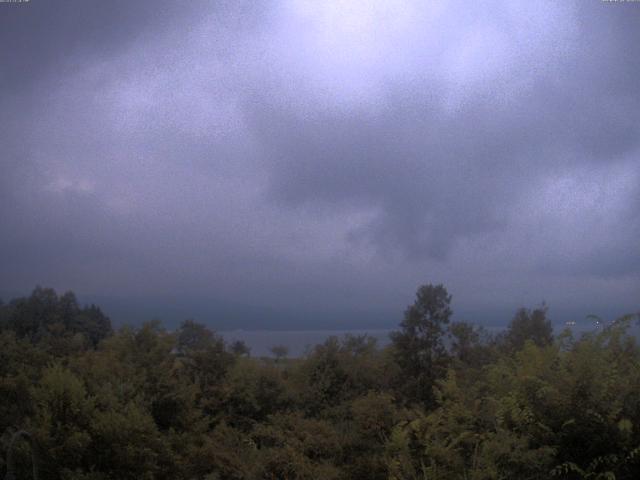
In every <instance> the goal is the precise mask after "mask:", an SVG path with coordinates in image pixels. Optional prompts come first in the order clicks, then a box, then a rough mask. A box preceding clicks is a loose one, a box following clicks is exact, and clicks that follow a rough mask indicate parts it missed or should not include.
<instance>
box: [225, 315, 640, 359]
mask: <svg viewBox="0 0 640 480" xmlns="http://www.w3.org/2000/svg"><path fill="white" fill-rule="evenodd" d="M484 328H485V330H486V331H487V332H489V333H491V334H496V333H499V332H500V331H502V330H504V329H505V327H496V326H489V327H484ZM565 328H567V326H566V325H565V324H561V325H555V326H554V330H555V333H556V334H558V333H560V332H561V331H562V330H564V329H565ZM570 328H571V330H572V331H573V332H574V335H575V336H580V334H581V333H584V332H587V331H592V330H594V329H595V327H594V325H593V324H592V323H588V322H586V323H585V322H582V323H579V324H577V325H574V326H571V327H570ZM393 330H397V329H368V330H367V329H361V330H283V331H277V330H230V331H221V332H219V333H220V334H221V335H222V336H223V337H224V339H225V340H226V341H227V342H232V341H234V340H242V341H244V342H245V343H246V344H247V346H248V347H249V348H250V349H251V355H252V356H254V357H262V356H272V353H271V347H274V346H275V345H284V346H285V347H287V348H288V349H289V356H290V357H299V356H302V355H303V354H304V353H305V351H306V350H307V349H308V348H312V347H313V346H314V345H317V344H319V343H323V342H324V341H325V340H326V339H327V338H329V337H331V336H336V337H343V336H344V335H347V334H350V335H369V336H371V337H373V338H375V339H376V340H377V342H378V347H384V346H386V345H388V344H389V342H390V339H389V334H390V333H391V332H392V331H393ZM632 330H637V327H635V328H634V329H632ZM634 334H636V335H637V332H634Z"/></svg>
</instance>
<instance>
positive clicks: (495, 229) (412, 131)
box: [0, 0, 640, 326]
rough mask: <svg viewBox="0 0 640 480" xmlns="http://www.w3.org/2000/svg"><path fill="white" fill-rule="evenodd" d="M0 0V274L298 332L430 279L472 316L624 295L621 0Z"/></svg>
mask: <svg viewBox="0 0 640 480" xmlns="http://www.w3.org/2000/svg"><path fill="white" fill-rule="evenodd" d="M0 8H2V9H3V10H5V11H3V12H2V13H3V15H2V16H0V18H1V19H2V20H0V22H2V24H0V32H2V33H0V40H1V41H2V42H3V43H2V44H3V45H9V44H11V45H13V47H11V48H3V49H2V58H1V60H2V65H4V66H5V68H4V69H3V70H2V72H0V85H1V86H2V91H1V93H0V103H1V104H2V106H3V108H2V110H0V120H1V121H2V124H3V129H2V130H0V142H2V145H3V151H2V153H1V155H2V157H1V158H2V164H3V175H2V176H1V177H0V200H2V203H1V204H0V216H1V218H2V226H3V227H2V228H3V235H2V238H1V239H0V261H1V262H2V264H3V266H4V268H3V273H2V274H1V275H0V290H5V291H14V290H25V289H28V288H30V287H32V286H33V285H35V284H36V283H43V284H51V285H53V286H57V287H58V288H73V289H74V290H76V291H78V292H79V293H80V294H85V295H88V296H91V295H97V294H103V295H108V296H109V295H110V296H113V297H120V298H125V299H126V298H127V296H131V297H132V298H133V297H134V296H135V297H136V298H140V297H144V298H150V299H155V301H157V299H158V298H165V300H166V299H169V298H170V299H173V300H172V302H173V303H176V302H178V303H180V302H182V303H184V304H186V303H188V302H187V300H186V299H190V301H193V303H194V304H195V303H198V302H200V303H199V304H207V302H209V301H210V303H211V304H215V303H216V302H217V303H218V304H223V303H224V304H225V305H229V304H232V305H236V306H237V305H240V306H242V305H244V307H238V308H239V309H240V310H242V308H246V309H247V312H248V311H249V310H251V312H253V313H247V318H249V317H250V318H251V321H250V322H249V323H251V322H253V323H252V324H255V323H256V322H257V323H259V322H261V321H262V322H265V323H266V324H269V322H270V321H271V322H272V324H274V325H275V324H276V322H275V320H274V319H275V317H281V318H282V317H287V318H289V320H287V322H289V324H290V323H295V322H298V325H304V326H307V324H308V326H311V324H314V325H315V324H317V322H320V319H319V317H320V316H322V315H323V314H324V315H326V316H327V318H328V317H331V319H332V320H331V321H332V322H333V324H336V323H339V322H341V321H342V320H341V319H343V318H344V319H347V320H349V319H350V320H349V321H352V322H360V323H366V322H367V321H369V322H371V321H374V320H375V322H377V323H378V324H379V323H381V322H384V321H385V320H384V319H385V318H388V316H392V314H391V313H390V312H394V311H397V312H398V314H397V315H400V313H401V311H402V307H403V305H404V304H406V303H407V302H409V301H410V300H411V295H412V293H413V291H414V289H415V287H416V285H417V284H419V283H423V282H427V281H433V282H439V281H444V282H445V283H446V284H447V285H448V286H449V287H450V290H451V291H452V292H453V293H454V297H455V298H456V299H457V302H458V305H459V306H460V308H459V309H460V311H463V312H473V311H475V312H477V313H476V315H478V318H481V317H483V318H486V317H487V315H488V314H487V312H495V311H498V310H500V309H503V310H500V311H507V309H509V308H512V307H514V306H518V305H517V304H518V303H527V304H530V303H535V302H539V301H540V300H542V299H546V300H547V301H548V302H549V303H550V304H551V306H552V308H553V307H554V306H556V305H557V308H558V310H559V311H563V312H569V313H571V314H582V313H585V311H586V309H587V308H588V311H586V313H591V312H592V311H593V309H594V308H595V309H597V308H599V307H601V308H602V309H604V310H606V311H607V312H609V311H614V310H615V309H622V310H623V311H624V309H637V307H638V305H637V298H638V293H639V289H638V284H639V283H640V282H639V281H640V278H638V266H639V265H640V263H639V262H640V260H639V259H640V249H638V247H637V238H638V233H639V232H640V217H639V216H638V211H639V210H638V208H637V206H638V205H639V203H638V198H640V182H638V180H639V179H638V171H640V168H639V167H640V161H639V154H640V131H639V130H640V114H639V113H638V112H640V93H639V92H638V90H637V79H638V78H639V75H640V62H638V58H640V55H638V53H640V52H638V48H640V47H638V45H640V43H639V42H638V40H640V33H639V31H638V29H637V28H636V26H637V25H638V21H640V8H637V6H636V5H633V4H628V5H613V4H606V3H603V2H581V3H578V2H562V3H560V2H556V3H551V2H549V3H539V4H531V5H527V4H521V5H518V6H515V5H514V4H512V3H511V2H506V1H493V2H476V3H473V4H471V5H470V4H469V3H468V2H438V3H436V4H422V3H421V2H408V1H406V2H405V1H400V0H399V1H397V2H351V3H348V4H341V5H339V4H334V3H332V2H325V3H317V2H283V3H280V4H278V5H277V6H274V5H270V6H268V5H266V4H265V5H261V6H256V5H255V4H254V2H248V3H236V2H222V3H216V4H212V3H210V2H189V3H188V4H184V3H176V2H136V3H135V4H131V3H130V2H122V3H120V2H108V3H104V2H87V1H83V2H65V3H57V2H48V3H47V4H46V5H45V4H40V3H39V2H30V3H29V4H27V5H23V6H20V5H2V6H1V7H0ZM4 14H6V15H4ZM1 27H6V28H1ZM595 295H597V296H598V298H599V299H601V300H599V303H598V304H594V303H593V298H595V297H594V296H595ZM167 301H168V300H167ZM234 302H235V303H234ZM125 303H126V302H125ZM474 309H475V310H474ZM204 310H205V309H200V310H198V312H203V311H204ZM231 310H233V308H231V307H229V308H227V307H225V308H224V309H222V308H221V309H218V311H217V312H218V314H219V315H223V316H227V317H228V316H229V315H230V313H229V312H230V311H231ZM215 311H216V310H215V309H213V310H212V312H214V313H215ZM267 311H268V312H270V313H268V314H267V313H265V317H266V318H267V319H266V320H265V319H262V320H260V313H256V312H267ZM309 312H315V316H314V315H313V314H310V313H309ZM341 312H342V313H341ZM375 312H384V313H382V314H381V313H375ZM483 312H484V314H483ZM188 313H189V309H188V307H185V308H183V309H181V310H180V315H183V314H184V315H188ZM236 313H237V312H236ZM569 313H566V314H567V315H568V314H569ZM241 317H242V315H240V314H236V315H235V316H234V318H237V321H238V322H240V323H242V321H241V320H240V318H241ZM374 317H375V318H374ZM305 318H306V319H307V320H305ZM372 319H373V320H372ZM392 320H393V321H395V320H396V319H395V318H393V319H392ZM500 320H502V319H500ZM220 321H221V320H220ZM234 321H236V320H234ZM393 321H392V322H391V324H393ZM285 323H286V322H285ZM347 323H348V322H347ZM347 323H344V325H345V326H348V325H347ZM280 324H282V322H280Z"/></svg>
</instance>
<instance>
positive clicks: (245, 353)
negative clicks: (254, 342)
mask: <svg viewBox="0 0 640 480" xmlns="http://www.w3.org/2000/svg"><path fill="white" fill-rule="evenodd" d="M229 350H230V351H231V353H233V354H234V355H237V356H238V357H249V356H251V349H250V348H249V347H248V346H247V344H246V343H245V342H244V341H242V340H235V341H234V342H231V345H230V346H229Z"/></svg>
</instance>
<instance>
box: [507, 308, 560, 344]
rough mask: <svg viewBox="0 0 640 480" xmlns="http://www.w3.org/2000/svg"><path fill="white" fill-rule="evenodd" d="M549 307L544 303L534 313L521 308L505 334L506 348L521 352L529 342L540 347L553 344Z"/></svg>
mask: <svg viewBox="0 0 640 480" xmlns="http://www.w3.org/2000/svg"><path fill="white" fill-rule="evenodd" d="M547 310H548V308H547V306H546V305H545V304H544V303H543V304H542V305H541V306H540V307H538V308H536V309H534V310H533V311H531V310H528V309H526V308H520V309H519V310H518V311H517V312H516V314H515V316H514V317H513V319H512V320H511V323H509V326H508V328H507V332H506V334H505V342H506V346H507V348H508V349H510V350H512V351H513V350H521V349H522V347H523V346H524V344H525V342H526V341H527V340H531V341H532V342H533V343H535V344H536V345H537V346H538V347H544V346H547V345H550V344H551V343H553V327H552V326H551V321H550V320H549V319H548V318H547Z"/></svg>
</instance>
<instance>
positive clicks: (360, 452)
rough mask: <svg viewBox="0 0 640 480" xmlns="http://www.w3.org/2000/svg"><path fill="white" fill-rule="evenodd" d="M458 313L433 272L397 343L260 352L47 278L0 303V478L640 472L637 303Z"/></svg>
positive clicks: (365, 341)
mask: <svg viewBox="0 0 640 480" xmlns="http://www.w3.org/2000/svg"><path fill="white" fill-rule="evenodd" d="M451 318H452V297H451V295H449V293H448V292H447V290H446V288H445V287H444V286H443V285H432V284H427V285H423V286H420V287H419V288H418V290H417V293H416V298H415V302H414V303H413V304H412V305H409V306H408V307H407V309H406V311H405V313H404V318H403V320H402V321H401V323H400V325H399V327H398V330H397V331H395V332H393V333H392V334H391V342H390V344H389V345H388V346H386V347H384V348H381V347H379V346H378V345H377V343H376V340H375V339H374V338H372V337H369V336H367V335H362V336H353V335H345V336H343V337H342V338H338V337H330V338H328V339H327V340H326V341H325V342H324V343H322V344H319V345H316V346H315V347H314V348H312V349H311V350H309V351H308V353H307V354H305V355H304V356H303V357H301V358H291V357H289V356H288V351H287V348H286V346H284V345H274V346H273V348H272V353H273V357H261V358H256V357H252V356H251V354H250V350H249V348H248V347H247V345H245V344H243V343H242V342H237V341H236V342H232V343H227V342H226V341H225V339H224V338H223V337H222V336H220V335H219V334H217V333H216V332H214V331H212V330H211V329H210V328H208V327H207V326H205V325H203V324H200V323H198V322H196V321H194V320H186V321H184V322H183V323H182V324H181V325H180V327H179V328H178V329H177V330H175V331H169V330H167V329H165V328H164V327H163V326H162V324H161V323H160V322H158V321H152V322H147V323H144V324H142V325H140V326H137V327H132V326H123V327H121V328H118V329H115V330H114V329H113V328H112V325H111V322H110V320H109V318H108V317H107V316H106V315H105V314H104V313H103V312H102V310H101V309H100V308H99V307H97V306H95V305H90V306H81V305H79V303H78V301H77V299H76V297H75V295H74V294H73V293H71V292H68V293H64V294H62V295H58V294H57V293H56V292H55V291H54V290H52V289H49V288H40V287H38V288H36V289H35V290H34V291H33V293H32V294H31V295H30V296H29V297H26V298H16V299H13V300H11V301H9V302H8V303H1V302H0V434H2V437H1V438H0V474H3V475H4V474H5V472H6V477H5V478H18V479H27V478H32V475H34V474H35V475H37V476H38V478H40V479H46V480H63V479H64V480H106V479H148V480H152V479H158V480H161V479H167V480H168V479H172V480H173V479H184V480H192V479H193V480H196V479H201V480H214V479H234V480H235V479H237V480H240V479H247V480H254V479H255V480H258V479H265V480H266V479H283V480H284V479H287V480H295V479H328V480H331V479H336V480H338V479H345V480H346V479H380V480H383V479H385V480H405V479H408V480H414V479H415V480H418V479H420V480H426V479H443V480H448V479H452V480H453V479H475V480H481V479H550V478H558V479H587V478H589V479H592V478H593V479H595V478H607V479H617V480H631V479H636V478H640V347H639V346H638V342H637V338H636V336H635V335H634V334H633V333H632V332H631V331H630V330H631V329H632V328H633V327H635V326H636V325H637V323H638V320H639V319H638V315H628V316H626V317H623V318H620V319H616V320H614V321H611V322H608V323H606V322H601V324H600V327H599V328H597V329H596V328H595V327H594V329H593V331H590V332H587V333H583V334H581V335H579V336H576V335H575V334H574V333H572V332H571V331H569V330H565V331H563V332H559V333H558V332H556V334H555V335H554V331H553V328H552V324H551V322H550V320H549V317H548V309H547V307H546V306H545V305H542V306H540V307H537V308H533V309H526V308H522V309H520V310H518V311H517V312H515V314H514V316H513V319H512V320H511V322H510V324H509V325H508V327H507V328H506V330H505V331H504V332H502V333H498V334H489V333H488V332H487V331H485V330H484V329H482V328H481V327H479V326H476V325H474V324H472V323H466V322H454V321H452V320H451ZM27 440H28V441H27ZM32 461H33V463H32ZM32 470H35V471H34V472H32ZM12 475H13V477H12Z"/></svg>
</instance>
